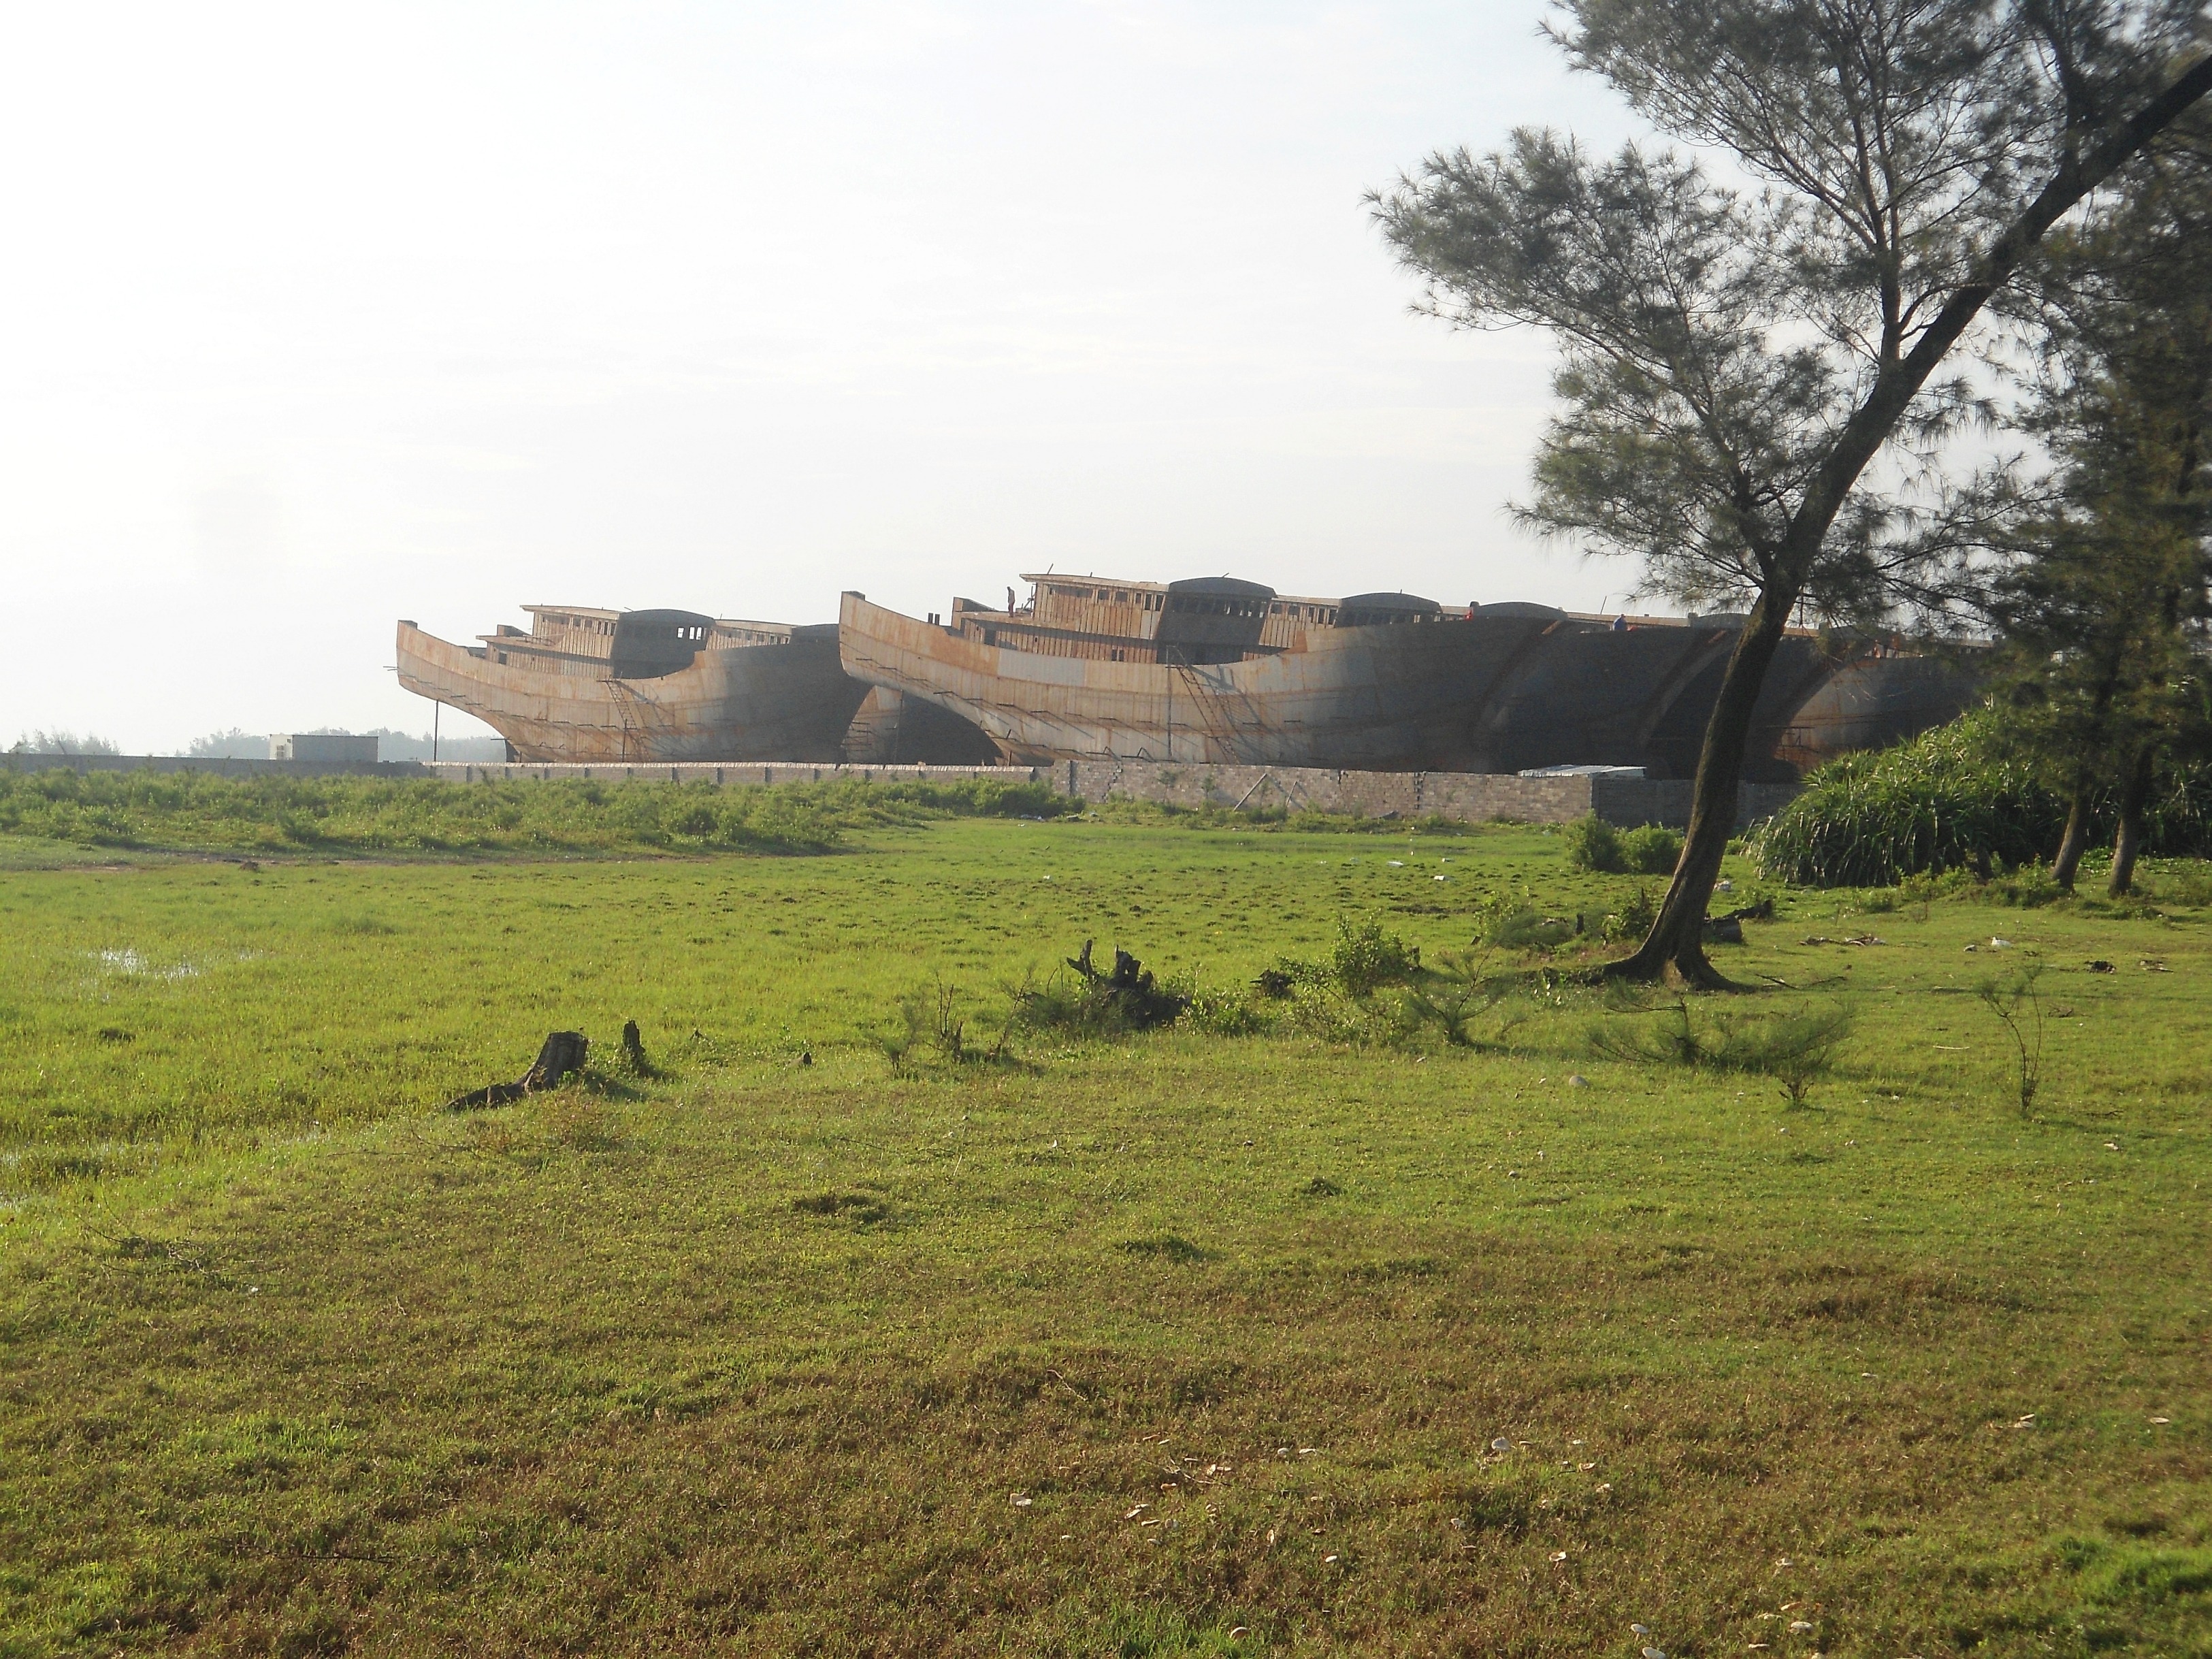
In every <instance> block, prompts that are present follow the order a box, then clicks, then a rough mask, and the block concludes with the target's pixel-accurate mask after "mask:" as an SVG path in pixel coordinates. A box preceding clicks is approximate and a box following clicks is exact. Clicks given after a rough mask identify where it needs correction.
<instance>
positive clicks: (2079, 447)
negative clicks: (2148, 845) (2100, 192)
mask: <svg viewBox="0 0 2212 1659" xmlns="http://www.w3.org/2000/svg"><path fill="white" fill-rule="evenodd" d="M2203 115H2204V111H2203V110H2201V109H2200V110H2199V111H2197V112H2192V113H2191V117H2190V118H2188V119H2187V120H2185V121H2184V122H2182V123H2180V124H2178V125H2177V126H2176V127H2175V129H2174V131H2173V132H2172V135H2171V137H2170V139H2169V140H2168V141H2166V142H2162V143H2160V146H2159V147H2158V149H2156V150H2155V151H2154V153H2153V154H2152V155H2149V156H2148V157H2147V158H2146V163H2145V164H2144V165H2142V166H2141V167H2136V169H2134V170H2133V172H2132V174H2131V176H2130V179H2129V180H2128V187H2127V189H2126V190H2125V191H2123V192H2120V193H2119V194H2118V197H2117V198H2116V199H2115V200H2113V201H2112V202H2111V203H2110V204H2108V206H2107V208H2106V210H2105V211H2103V212H2101V213H2100V214H2098V215H2096V216H2094V217H2093V218H2092V219H2090V220H2088V221H2087V222H2084V223H2082V224H2081V225H2079V226H2076V227H2069V228H2067V229H2066V230H2064V231H2062V232H2061V233H2060V234H2058V235H2057V236H2056V237H2054V239H2053V244H2052V246H2051V252H2050V257H2049V258H2047V259H2046V260H2045V262H2044V268H2043V270H2042V272H2041V273H2040V275H2039V279H2038V280H2037V281H2036V282H2035V283H2033V286H2032V288H2031V289H2030V291H2029V292H2028V293H2027V295H2025V296H2024V298H2025V300H2026V301H2027V304H2026V305H2025V306H2022V307H2019V308H2020V309H2021V310H2023V311H2025V312H2027V313H2029V314H2031V315H2032V316H2033V317H2034V318H2035V319H2037V320H2039V321H2040V322H2041V323H2042V324H2043V325H2044V326H2042V327H2041V328H2040V329H2039V330H2038V331H2037V332H2036V335H2035V336H2034V337H2035V338H2036V339H2037V340H2039V342H2040V343H2041V348H2042V349H2041V350H2040V352H2039V355H2038V358H2037V367H2038V368H2039V371H2040V373H2039V375H2038V376H2037V385H2036V387H2035V395H2034V396H2033V397H2032V398H2030V399H2029V400H2028V402H2027V406H2026V408H2025V410H2024V411H2023V418H2022V420H2021V424H2022V425H2023V426H2024V427H2025V428H2027V430H2029V431H2030V432H2032V433H2033V434H2034V435H2036V436H2038V437H2039V438H2040V439H2041V440H2042V441H2043V443H2044V446H2045V450H2046V452H2047V453H2049V454H2050V455H2051V459H2052V460H2053V462H2054V465H2053V467H2052V469H2051V471H2050V472H2049V473H2048V474H2047V475H2045V476H2044V477H2039V478H2037V479H2034V480H2033V482H2031V483H2028V484H2027V485H2026V486H2024V487H2023V486H2022V485H2021V484H2020V483H2017V482H2016V481H2015V480H2014V479H2012V478H2010V477H2005V476H2003V475H2002V473H2001V474H1999V475H1998V476H1996V477H1994V478H1993V479H1992V480H1991V481H1990V483H1989V485H1988V486H1987V487H1986V488H1985V489H1983V490H1981V491H1978V492H1969V493H1968V504H1969V508H1970V512H1969V514H1968V517H1969V520H1970V521H1978V522H1982V523H1985V524H1987V525H1988V526H1990V531H1991V534H1990V536H1989V537H1988V538H1987V546H1988V547H1989V548H1990V549H1991V550H1994V551H1996V553H1998V554H1999V555H2000V556H2001V560H2000V562H1999V563H1998V564H1997V566H1996V575H1995V580H1993V581H1992V582H1990V591H1989V598H1988V600H1987V608H1988V611H1989V614H1990V617H1991V618H1992V620H1994V621H1995V623H1996V625H1997V628H1998V630H1999V632H2000V635H2001V636H2002V652H2001V653H2000V661H2001V663H2002V667H2003V669H2004V672H2003V673H2002V675H2001V677H2000V678H1999V682H1998V705H1999V707H2000V708H2001V709H2002V712H2003V714H2004V716H2005V720H2004V731H2005V733H2006V735H2007V737H2008V738H2009V740H2010V741H2011V743H2012V744H2013V746H2014V747H2015V748H2016V749H2018V750H2021V751H2023V752H2024V753H2025V754H2026V755H2027V757H2029V758H2030V759H2032V760H2033V761H2034V762H2035V763H2037V764H2038V765H2039V768H2040V769H2041V770H2042V772H2043V773H2044V775H2045V781H2046V782H2047V783H2048V784H2049V785H2050V786H2051V788H2052V789H2053V790H2054V791H2056V792H2057V793H2058V794H2059V795H2060V796H2061V798H2062V799H2064V800H2066V801H2067V803H2068V806H2069V811H2068V815H2067V820H2066V829H2065V832H2064V834H2063V836H2062V838H2061V840H2060V842H2059V846H2058V850H2057V855H2056V857H2055V858H2054V860H2053V861H2052V866H2051V874H2052V876H2053V877H2054V878H2055V879H2056V880H2057V883H2058V884H2059V885H2060V886H2062V887H2065V888H2069V889H2070V888H2071V887H2072V886H2073V885H2074V878H2075V871H2076V869H2077V868H2078V866H2080V864H2081V855H2082V853H2083V852H2084V851H2085V850H2086V849H2087V845H2088V840H2089V828H2090V822H2091V818H2092V816H2093V809H2094V803H2095V801H2096V799H2098V798H2099V797H2100V796H2102V797H2104V798H2106V799H2109V800H2110V801H2111V803H2112V808H2113V816H2114V817H2115V818H2116V819H2117V820H2118V824H2117V834H2116V837H2115V841H2114V845H2113V849H2112V875H2111V881H2110V886H2111V890H2112V892H2113V893H2114V894H2115V895H2118V894H2122V893H2125V892H2127V891H2128V890H2130V887H2131V886H2132V884H2133V881H2134V875H2135V865H2136V857H2137V855H2138V854H2139V853H2140V852H2141V850H2142V845H2143V841H2144V834H2145V819H2146V816H2147V811H2148V806H2149V804H2150V798H2151V791H2152V787H2153V785H2154V781H2155V779H2156V778H2157V776H2158V775H2159V774H2160V771H2161V769H2164V768H2166V767H2168V766H2169V765H2170V764H2171V763H2172V762H2174V761H2176V760H2179V759H2183V758H2189V757H2192V752H2191V751H2201V750H2202V749H2203V746H2204V744H2205V741H2206V738H2207V736H2208V726H2212V719H2208V714H2212V711H2208V708H2207V700H2208V688H2207V684H2206V679H2207V660H2206V659H2207V647H2208V643H2212V642H2208V639H2207V629H2208V623H2212V559H2209V558H2208V555H2212V547H2208V544H2207V532H2208V530H2212V124H2208V123H2207V122H2206V121H2205V120H2204V119H2203ZM1977 495H1978V496H1979V497H1980V499H1975V497H1976V496H1977ZM1972 544H1973V543H1972V538H1967V539H1966V546H1967V547H1969V548H1971V547H1972Z"/></svg>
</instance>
